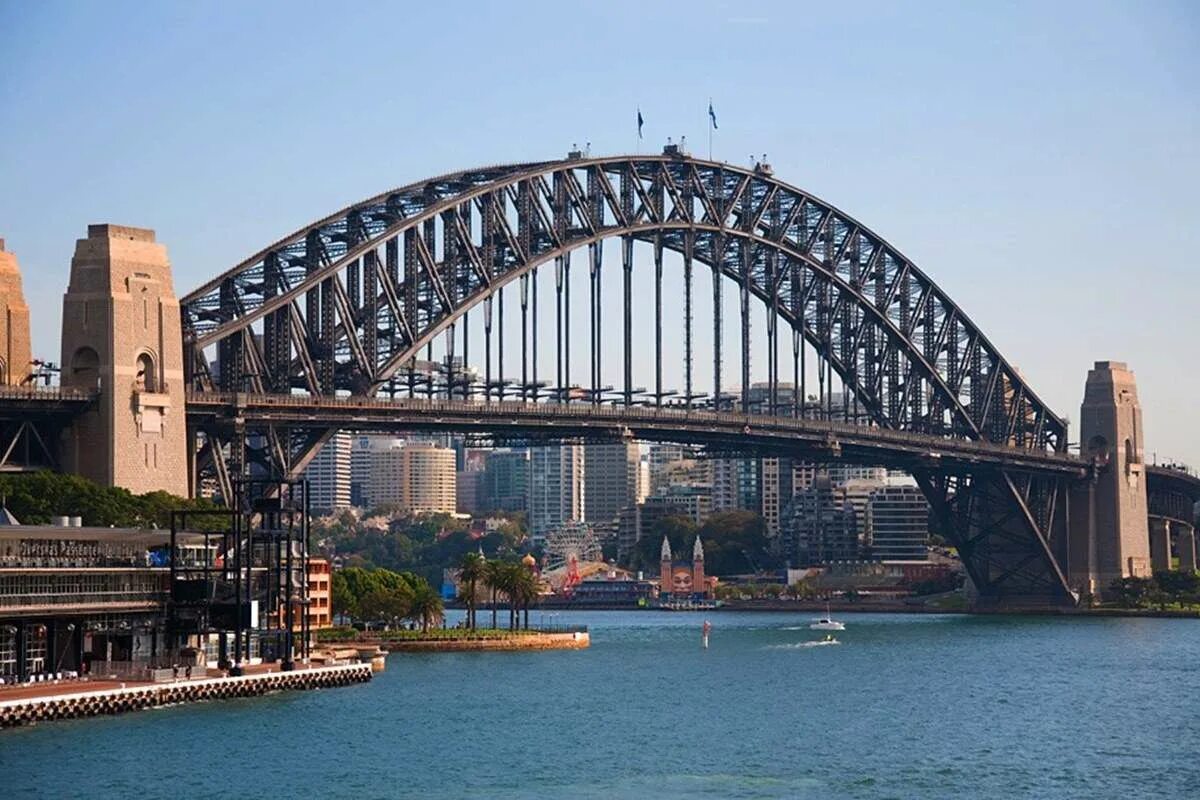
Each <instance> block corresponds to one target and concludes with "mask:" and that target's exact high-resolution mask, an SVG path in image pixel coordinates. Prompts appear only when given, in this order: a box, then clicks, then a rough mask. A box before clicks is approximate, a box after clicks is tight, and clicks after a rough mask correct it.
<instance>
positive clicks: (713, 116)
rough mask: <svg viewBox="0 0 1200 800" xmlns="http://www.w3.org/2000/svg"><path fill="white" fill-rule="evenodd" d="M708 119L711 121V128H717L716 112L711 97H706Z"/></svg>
mask: <svg viewBox="0 0 1200 800" xmlns="http://www.w3.org/2000/svg"><path fill="white" fill-rule="evenodd" d="M708 119H709V121H710V122H712V126H713V130H714V131H715V130H716V129H717V112H715V111H713V107H712V98H711V97H710V98H709V99H708Z"/></svg>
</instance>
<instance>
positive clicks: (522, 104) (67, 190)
mask: <svg viewBox="0 0 1200 800" xmlns="http://www.w3.org/2000/svg"><path fill="white" fill-rule="evenodd" d="M843 5H844V4H825V5H815V4H809V3H797V2H786V3H755V2H689V3H648V2H644V0H643V1H642V2H604V3H592V4H588V5H585V6H579V5H577V4H575V3H567V2H561V1H560V2H550V3H532V2H522V3H513V2H504V3H475V2H470V1H469V0H463V1H462V2H458V3H436V4H435V3H422V4H418V3H375V2H360V3H347V4H331V3H281V2H255V3H244V4H234V3H222V2H206V3H190V2H189V3H183V2H177V3H169V2H161V3H126V2H105V3H99V2H80V3H60V2H36V3H34V2H23V1H21V0H0V236H2V237H4V238H6V239H7V241H8V249H10V250H12V251H14V252H15V253H16V254H17V256H18V258H19V260H20V263H21V266H22V270H23V272H24V276H25V285H26V292H27V294H28V298H29V301H30V305H31V306H32V308H33V313H34V342H35V353H37V354H39V355H41V356H43V357H48V358H52V359H55V360H57V358H58V325H59V313H60V303H61V293H62V291H63V290H64V289H65V285H66V279H67V270H68V265H69V261H70V256H71V251H72V249H73V246H74V240H75V239H76V238H78V237H80V236H83V235H85V230H86V226H87V224H88V223H91V222H100V221H112V222H118V223H125V224H132V225H140V226H146V227H152V228H155V229H156V230H157V231H158V235H159V238H160V240H161V241H163V242H165V243H166V244H167V246H168V247H169V250H170V254H171V258H172V261H173V263H174V265H175V278H176V286H177V289H178V290H179V291H180V293H183V292H186V291H187V290H189V289H191V288H193V287H194V286H196V285H198V284H199V283H201V282H202V280H203V279H205V278H207V277H208V276H210V275H213V274H216V273H217V272H220V271H222V270H224V269H226V268H228V267H230V266H232V265H233V264H234V263H236V262H237V261H240V260H241V259H242V258H244V257H245V256H247V255H249V254H250V253H251V252H253V251H255V250H257V249H258V248H260V247H261V246H263V245H265V244H266V243H268V242H270V241H273V240H275V239H276V238H278V237H279V236H281V235H283V234H285V233H287V232H289V231H292V230H294V229H296V228H298V227H300V226H301V225H303V224H305V223H306V222H308V221H310V220H312V219H315V218H317V217H320V216H322V215H324V214H326V213H329V212H331V211H333V210H334V209H336V208H340V207H341V206H343V205H345V204H348V203H350V202H353V201H355V200H358V199H361V198H363V197H366V196H368V195H371V194H374V193H376V192H379V191H382V190H384V189H386V188H388V187H391V186H395V185H400V184H403V183H406V182H409V181H411V180H416V179H419V178H421V177H425V176H428V175H433V174H438V173H442V172H446V171H449V170H452V169H456V168H460V167H466V166H471V165H477V164H486V163H500V162H506V161H511V160H519V159H543V158H550V157H557V156H561V155H563V154H564V153H565V151H566V150H567V148H568V147H569V146H570V144H571V143H572V142H579V143H580V144H582V143H583V142H584V141H590V142H591V143H592V151H593V153H618V152H628V151H629V150H631V149H632V148H633V147H634V144H635V127H634V115H635V109H636V107H637V106H638V105H640V106H641V109H642V113H643V114H644V116H645V118H646V128H645V130H646V140H645V142H644V143H643V147H644V148H646V149H647V150H648V149H650V148H655V149H656V148H657V147H658V146H660V145H661V144H662V142H663V141H664V140H665V139H666V137H667V136H674V137H678V136H679V135H680V134H686V135H688V137H689V142H690V143H691V145H692V148H693V150H694V151H696V152H699V153H703V152H704V150H706V148H707V145H706V141H705V137H706V116H705V111H706V108H707V103H708V98H709V96H710V95H711V96H712V98H713V103H714V106H715V108H716V111H717V114H718V119H719V123H720V129H719V131H718V132H717V137H716V141H715V155H716V157H718V158H722V159H725V160H728V161H731V162H736V163H745V162H746V161H747V158H748V156H749V154H751V153H756V154H757V153H764V152H765V153H767V154H768V155H769V156H770V160H771V162H772V163H773V164H774V166H775V169H776V174H778V175H779V176H780V177H782V178H784V179H785V180H788V181H789V182H792V183H795V184H798V185H800V186H801V187H803V188H805V189H807V190H809V191H812V192H814V193H815V194H817V195H818V196H821V197H823V198H825V199H827V200H829V201H831V202H833V203H836V204H838V205H839V206H841V207H842V208H844V209H846V210H847V211H849V212H850V213H852V214H854V215H855V216H856V217H858V218H859V219H860V220H862V221H863V222H865V223H866V224H867V225H869V226H871V227H872V228H873V229H874V230H876V231H877V232H879V233H880V234H882V235H883V236H885V237H887V238H888V239H889V241H891V242H892V243H893V244H895V245H896V246H897V247H899V248H900V249H901V250H902V251H903V252H904V253H905V254H906V255H908V256H909V257H910V258H912V259H913V260H914V261H915V262H916V263H917V264H918V265H920V266H921V267H922V269H924V270H925V271H926V272H927V273H929V274H931V275H932V276H933V277H934V279H935V280H937V281H938V282H939V283H940V284H941V285H942V286H943V287H944V288H945V289H946V290H947V292H948V293H949V294H950V295H951V297H953V298H954V299H955V300H956V301H958V302H959V304H960V305H961V306H962V307H963V308H964V309H965V310H966V311H967V313H968V314H969V315H970V316H971V317H972V318H973V319H974V320H975V321H976V322H977V323H979V325H980V326H981V327H982V328H983V329H984V331H985V332H986V333H987V334H988V335H989V336H990V337H991V338H992V340H993V342H994V343H996V345H997V346H998V347H999V348H1000V349H1001V350H1002V351H1003V352H1004V353H1005V354H1006V355H1007V356H1008V358H1010V359H1011V360H1012V361H1013V362H1015V363H1016V364H1017V365H1018V366H1019V367H1020V368H1021V370H1022V371H1023V372H1024V373H1025V374H1026V375H1027V376H1028V377H1029V379H1030V380H1031V382H1032V383H1033V385H1034V386H1035V388H1037V389H1038V390H1039V392H1040V393H1041V394H1042V396H1043V397H1044V398H1045V399H1046V400H1047V401H1048V402H1049V403H1050V405H1051V406H1052V407H1053V408H1055V409H1056V410H1057V411H1058V412H1059V413H1061V414H1065V415H1067V416H1069V417H1070V418H1072V419H1073V420H1074V419H1077V418H1078V408H1079V401H1080V398H1081V393H1082V386H1083V379H1084V376H1085V374H1086V371H1087V368H1088V366H1089V365H1090V364H1091V362H1092V361H1093V360H1095V359H1103V358H1111V359H1119V360H1126V361H1128V362H1129V363H1130V365H1131V366H1132V367H1133V369H1134V370H1135V371H1136V373H1137V376H1138V380H1139V385H1140V391H1141V394H1142V401H1143V406H1144V408H1145V413H1146V431H1147V438H1148V446H1147V451H1148V452H1151V451H1153V452H1157V453H1158V455H1159V457H1160V458H1162V457H1164V456H1170V457H1175V458H1181V459H1186V460H1189V461H1191V462H1192V463H1194V464H1198V465H1200V415H1198V414H1197V413H1196V408H1197V403H1196V398H1197V395H1198V394H1200V377H1198V376H1197V372H1196V368H1195V364H1196V360H1197V359H1196V350H1197V347H1198V345H1200V323H1198V322H1197V317H1196V314H1195V308H1196V304H1197V289H1198V288H1200V278H1198V277H1197V270H1198V267H1200V264H1198V263H1197V262H1198V260H1200V257H1198V254H1200V228H1198V225H1197V221H1198V220H1200V188H1198V187H1200V48H1198V47H1197V43H1200V4H1196V3H1194V2H1188V0H1180V1H1179V2H1142V3H1132V2H1131V3H1123V4H1120V3H1108V2H1086V3H1072V2H1055V3H1021V2H995V3H932V2H926V3H917V4H899V3H897V4H874V3H869V4H853V5H851V6H850V7H848V8H846V7H841V6H843ZM617 283H618V281H617V280H616V273H615V272H614V274H613V278H611V279H609V282H608V285H609V287H615V286H616V284H617ZM584 303H585V301H584V298H583V296H582V293H581V295H580V298H579V304H580V306H581V307H583V306H584ZM579 338H580V340H581V341H582V337H579ZM783 363H785V364H786V363H787V361H786V358H785V359H784V362H783ZM734 370H735V367H734V365H732V364H730V365H729V366H728V367H727V371H728V372H729V373H730V374H731V375H732V373H733V372H734ZM578 372H579V373H582V372H583V370H578ZM577 377H578V378H583V375H582V374H579V375H577ZM698 380H699V375H698Z"/></svg>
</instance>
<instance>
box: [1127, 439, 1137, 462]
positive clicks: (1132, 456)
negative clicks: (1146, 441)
mask: <svg viewBox="0 0 1200 800" xmlns="http://www.w3.org/2000/svg"><path fill="white" fill-rule="evenodd" d="M1125 463H1126V464H1136V463H1137V452H1136V451H1135V450H1134V449H1133V440H1132V439H1126V440H1125Z"/></svg>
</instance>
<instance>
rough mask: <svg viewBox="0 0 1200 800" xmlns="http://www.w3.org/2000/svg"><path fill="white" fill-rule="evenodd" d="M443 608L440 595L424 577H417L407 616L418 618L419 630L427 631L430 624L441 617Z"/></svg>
mask: <svg viewBox="0 0 1200 800" xmlns="http://www.w3.org/2000/svg"><path fill="white" fill-rule="evenodd" d="M444 608H445V607H444V606H443V604H442V596H441V595H440V594H438V593H437V590H436V589H434V588H433V587H432V586H430V585H429V581H427V580H425V579H424V578H420V579H418V580H417V581H416V583H415V584H414V586H413V594H412V600H411V601H410V602H409V612H408V615H409V617H410V618H411V619H417V620H420V621H421V630H422V631H424V632H425V633H429V626H430V624H432V623H433V621H434V620H437V619H440V618H441V616H442V611H443V609H444Z"/></svg>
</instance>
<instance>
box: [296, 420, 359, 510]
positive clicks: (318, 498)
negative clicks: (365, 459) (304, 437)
mask: <svg viewBox="0 0 1200 800" xmlns="http://www.w3.org/2000/svg"><path fill="white" fill-rule="evenodd" d="M352 444H353V437H352V436H351V435H350V433H349V432H347V431H338V432H337V433H335V434H334V435H333V436H332V437H330V439H329V441H328V442H326V443H325V444H324V446H322V447H321V450H320V451H319V452H318V453H317V454H316V455H315V456H313V460H312V461H310V462H309V464H308V467H307V468H306V469H305V470H304V478H305V480H307V481H308V498H309V500H308V503H309V507H310V508H311V509H312V510H313V511H314V512H317V513H330V512H333V511H337V510H339V509H342V508H346V507H347V506H349V505H350V504H351V503H350V450H351V445H352Z"/></svg>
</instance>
